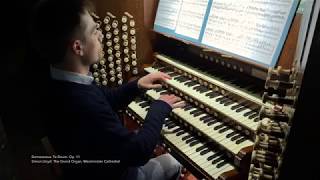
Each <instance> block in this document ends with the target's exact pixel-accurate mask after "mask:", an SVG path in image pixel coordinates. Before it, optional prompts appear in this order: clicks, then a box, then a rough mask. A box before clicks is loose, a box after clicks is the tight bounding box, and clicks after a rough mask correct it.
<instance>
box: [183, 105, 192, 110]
mask: <svg viewBox="0 0 320 180" xmlns="http://www.w3.org/2000/svg"><path fill="white" fill-rule="evenodd" d="M192 108H193V106H192V105H190V104H189V105H186V106H185V107H183V109H184V110H185V111H188V110H190V109H192Z"/></svg>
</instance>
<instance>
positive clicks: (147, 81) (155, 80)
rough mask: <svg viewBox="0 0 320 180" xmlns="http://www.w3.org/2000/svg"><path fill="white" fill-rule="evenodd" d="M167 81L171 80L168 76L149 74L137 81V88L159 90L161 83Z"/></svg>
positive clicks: (159, 73)
mask: <svg viewBox="0 0 320 180" xmlns="http://www.w3.org/2000/svg"><path fill="white" fill-rule="evenodd" d="M167 79H171V77H170V76H169V75H168V74H165V73H162V72H155V73H151V74H148V75H146V76H143V77H142V78H140V79H139V80H138V87H139V88H144V89H153V88H161V87H162V85H161V82H164V81H165V80H167Z"/></svg>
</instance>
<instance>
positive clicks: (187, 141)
mask: <svg viewBox="0 0 320 180" xmlns="http://www.w3.org/2000/svg"><path fill="white" fill-rule="evenodd" d="M194 140H197V139H196V138H195V137H192V138H190V139H188V140H186V144H189V143H190V142H192V141H194Z"/></svg>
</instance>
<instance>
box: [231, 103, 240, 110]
mask: <svg viewBox="0 0 320 180" xmlns="http://www.w3.org/2000/svg"><path fill="white" fill-rule="evenodd" d="M241 106H242V105H241V103H239V104H236V105H234V106H232V107H231V109H232V110H235V109H238V108H239V107H241Z"/></svg>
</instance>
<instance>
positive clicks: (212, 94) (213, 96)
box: [205, 91, 220, 99]
mask: <svg viewBox="0 0 320 180" xmlns="http://www.w3.org/2000/svg"><path fill="white" fill-rule="evenodd" d="M219 95H220V94H218V93H217V92H214V91H211V92H209V93H207V94H206V95H205V96H208V97H209V98H211V99H212V98H215V97H217V96H219Z"/></svg>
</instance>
